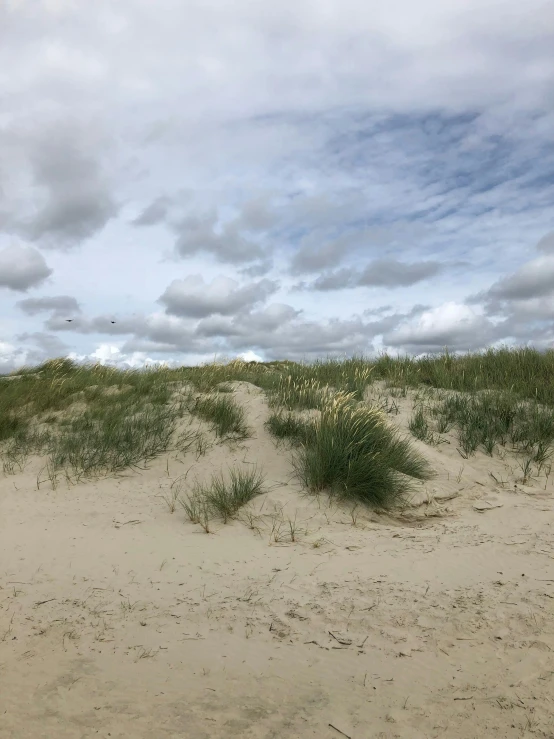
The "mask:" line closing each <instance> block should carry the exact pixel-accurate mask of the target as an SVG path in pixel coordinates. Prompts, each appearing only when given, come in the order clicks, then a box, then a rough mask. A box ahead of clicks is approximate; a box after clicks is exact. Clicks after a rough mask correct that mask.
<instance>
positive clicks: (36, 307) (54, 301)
mask: <svg viewBox="0 0 554 739" xmlns="http://www.w3.org/2000/svg"><path fill="white" fill-rule="evenodd" d="M16 305H17V306H18V307H19V308H21V310H22V311H23V312H24V313H26V314H27V315H28V316H36V315H37V314H38V313H46V312H48V311H53V312H54V313H58V314H64V315H69V314H72V313H80V312H81V308H80V306H79V303H78V302H77V301H76V300H75V298H72V297H71V296H70V295H56V296H54V297H51V298H25V300H18V301H17V304H16Z"/></svg>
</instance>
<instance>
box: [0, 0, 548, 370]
mask: <svg viewBox="0 0 554 739" xmlns="http://www.w3.org/2000/svg"><path fill="white" fill-rule="evenodd" d="M552 49H554V6H553V5H552V2H551V0H529V1H528V2H527V3H523V2H521V0H449V2H441V1H440V0H419V2H418V3H413V2H412V0H387V2H386V3H383V2H380V1H378V0H279V1H278V2H270V0H210V1H209V2H208V1H207V0H156V2H152V0H118V2H117V3H113V2H108V0H95V1H94V2H90V3H88V2H86V3H85V2H82V1H81V0H73V1H72V0H48V1H47V0H2V2H0V372H8V371H11V370H12V369H14V368H15V367H18V366H21V365H22V364H36V363H38V362H41V361H44V360H45V359H47V358H51V357H58V356H71V357H74V358H77V359H87V360H100V361H106V362H110V363H111V362H113V363H116V364H119V365H122V366H125V365H130V366H134V367H136V366H141V365H143V364H144V363H145V362H146V363H148V362H151V361H156V360H158V361H159V360H164V361H167V362H169V363H180V364H182V363H186V364H194V363H197V362H201V361H206V360H210V359H213V358H214V356H217V357H220V358H222V357H228V358H230V357H234V356H246V357H247V358H255V357H258V358H261V359H264V360H271V359H277V358H290V359H296V360H301V359H306V360H311V359H314V358H316V357H325V356H344V355H352V354H358V355H359V354H365V355H375V354H378V353H380V352H382V351H385V350H386V351H388V352H389V353H391V354H394V355H397V354H406V353H408V354H410V355H415V356H420V355H422V354H425V353H430V352H440V351H442V350H443V348H444V347H445V346H448V348H449V349H450V350H451V351H460V352H466V351H476V350H480V349H484V348H485V347H488V346H499V345H501V344H517V345H524V344H525V345H533V346H536V347H538V348H541V349H542V348H548V347H554V54H553V53H552Z"/></svg>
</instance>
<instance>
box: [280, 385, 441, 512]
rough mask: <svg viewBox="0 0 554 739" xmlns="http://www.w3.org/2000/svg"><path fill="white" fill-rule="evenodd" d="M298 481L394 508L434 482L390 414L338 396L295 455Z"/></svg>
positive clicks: (311, 487)
mask: <svg viewBox="0 0 554 739" xmlns="http://www.w3.org/2000/svg"><path fill="white" fill-rule="evenodd" d="M294 467H295V470H296V473H297V475H298V478H299V479H300V481H301V482H302V483H303V485H304V486H305V487H306V488H307V490H309V491H311V492H313V493H319V492H321V491H323V490H326V491H327V492H329V493H330V494H331V496H334V497H337V498H338V499H340V500H349V501H353V502H361V503H365V504H366V505H368V506H371V507H378V508H390V507H392V506H395V505H401V504H403V503H405V502H406V500H407V498H408V496H409V494H410V493H411V492H413V491H414V484H413V481H414V480H421V481H425V480H430V479H432V477H433V476H434V471H433V470H432V468H431V466H430V465H429V463H428V462H427V460H426V459H425V458H424V457H423V456H422V455H421V454H420V453H419V452H417V451H416V450H414V449H413V448H411V446H410V441H409V439H406V438H401V437H400V435H399V434H398V432H397V431H396V430H395V429H393V428H392V427H391V426H390V425H389V423H388V420H387V418H386V415H385V413H384V412H383V411H382V410H380V409H377V408H373V407H371V406H368V405H365V404H360V403H357V402H356V399H355V396H354V394H353V393H341V392H339V393H337V394H336V395H335V396H334V397H333V398H331V399H329V401H328V402H327V403H326V404H325V405H324V406H323V408H322V411H321V415H320V417H319V418H317V419H315V420H314V421H312V422H309V423H307V424H306V427H305V430H304V432H303V439H302V441H301V443H300V445H299V448H298V450H297V453H296V454H295V457H294Z"/></svg>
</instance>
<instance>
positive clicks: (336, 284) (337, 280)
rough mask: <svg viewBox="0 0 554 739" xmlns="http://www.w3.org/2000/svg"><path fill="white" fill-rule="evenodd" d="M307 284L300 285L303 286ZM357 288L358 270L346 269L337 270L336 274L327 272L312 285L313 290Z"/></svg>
mask: <svg viewBox="0 0 554 739" xmlns="http://www.w3.org/2000/svg"><path fill="white" fill-rule="evenodd" d="M303 284H305V283H300V285H303ZM355 286H356V270H355V269H352V268H349V267H346V268H344V269H337V270H335V271H334V272H327V273H325V274H322V275H320V276H319V277H318V278H317V280H315V282H313V283H312V284H311V285H310V289H312V290H321V291H323V292H324V291H327V290H344V289H345V288H348V287H355Z"/></svg>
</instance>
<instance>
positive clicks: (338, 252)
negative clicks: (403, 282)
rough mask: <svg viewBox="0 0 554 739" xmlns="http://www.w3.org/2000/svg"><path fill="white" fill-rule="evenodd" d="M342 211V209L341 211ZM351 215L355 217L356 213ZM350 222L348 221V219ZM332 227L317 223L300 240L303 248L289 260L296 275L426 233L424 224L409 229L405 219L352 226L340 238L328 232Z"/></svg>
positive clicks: (334, 264)
mask: <svg viewBox="0 0 554 739" xmlns="http://www.w3.org/2000/svg"><path fill="white" fill-rule="evenodd" d="M339 213H340V210H339ZM361 213H363V209H360V210H359V211H358V213H357V214H356V217H357V219H358V220H359V219H360V217H361ZM351 218H352V219H353V220H355V217H354V214H351ZM347 223H348V222H347ZM347 223H346V224H345V223H344V221H343V222H342V223H341V222H340V220H338V219H337V222H336V224H335V229H336V228H337V227H339V226H340V227H341V228H344V227H345V225H347ZM329 232H330V229H321V228H318V227H317V226H316V225H315V224H314V227H313V228H312V229H311V233H310V234H309V235H308V236H305V237H304V238H303V239H301V240H300V247H299V249H298V250H297V251H296V252H295V254H294V256H293V257H292V260H291V263H290V272H291V274H293V275H300V274H310V273H313V272H318V271H320V270H322V269H326V268H328V267H334V266H336V265H337V264H338V263H339V262H341V261H343V260H344V259H345V258H348V257H351V256H352V255H354V254H358V255H359V254H361V251H362V250H363V249H367V247H369V246H380V247H388V246H390V245H392V244H393V243H394V242H395V241H398V240H399V239H402V240H406V238H407V237H410V236H411V237H412V238H414V237H415V236H416V235H417V234H420V232H421V233H425V231H424V230H423V229H421V227H419V228H418V226H417V225H412V226H411V228H410V229H408V228H407V226H406V224H403V223H402V222H400V223H396V224H394V225H391V226H366V227H360V226H356V227H354V226H352V225H350V227H349V228H348V230H346V231H345V233H342V234H341V235H340V236H338V237H332V236H330V235H329Z"/></svg>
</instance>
